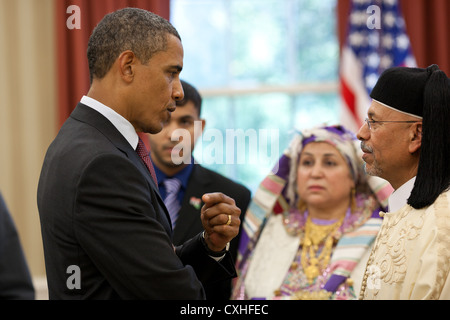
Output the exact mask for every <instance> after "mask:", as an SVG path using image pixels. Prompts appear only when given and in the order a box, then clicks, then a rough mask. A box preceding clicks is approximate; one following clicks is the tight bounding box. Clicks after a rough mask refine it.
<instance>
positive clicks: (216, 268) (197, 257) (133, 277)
mask: <svg viewBox="0 0 450 320" xmlns="http://www.w3.org/2000/svg"><path fill="white" fill-rule="evenodd" d="M37 200H38V209H39V215H40V220H41V230H42V237H43V244H44V255H45V265H46V272H47V282H48V288H49V297H50V299H203V298H204V297H205V296H204V290H203V286H202V283H203V284H205V285H206V284H208V282H211V281H213V279H214V280H223V279H225V278H229V277H232V276H234V275H235V270H234V266H233V262H232V259H231V257H229V255H226V256H225V258H224V259H223V260H222V261H221V263H220V264H219V263H217V262H216V261H215V260H213V259H212V258H211V257H209V256H208V255H207V252H206V250H205V249H204V247H203V245H202V243H201V241H200V237H199V236H198V235H197V236H196V237H194V238H193V239H191V240H190V241H189V242H188V243H186V244H184V245H183V246H180V247H178V248H177V250H176V252H174V250H173V247H172V231H171V226H170V223H169V217H168V212H167V209H166V208H165V206H164V203H163V201H162V199H161V197H160V196H159V191H158V190H157V186H156V185H155V183H154V182H153V180H152V178H151V176H150V173H149V171H148V170H147V169H146V167H145V165H144V163H143V162H142V161H141V159H140V158H139V156H138V155H137V153H136V152H135V150H133V148H132V147H131V146H130V144H129V143H128V142H127V141H126V139H125V138H124V137H123V136H122V135H121V134H120V132H119V131H117V129H116V128H115V127H114V126H113V125H112V123H111V122H109V121H108V120H107V119H106V118H105V117H104V116H103V115H101V114H100V113H98V112H97V111H95V110H93V109H91V108H89V107H87V106H85V105H83V104H81V103H80V104H78V106H77V107H76V108H75V110H74V111H73V113H72V114H71V116H70V117H69V119H68V120H67V121H66V122H65V124H64V125H63V126H62V128H61V130H60V132H59V133H58V135H57V137H56V138H55V140H54V141H53V142H52V144H51V145H50V147H49V149H48V151H47V154H46V156H45V159H44V164H43V167H42V172H41V176H40V180H39V186H38V196H37ZM71 266H76V267H78V268H79V271H80V272H79V273H78V276H79V278H80V279H79V281H78V282H77V278H76V277H77V274H76V272H75V271H72V270H74V269H72V267H71ZM77 283H78V284H79V288H78V287H77V286H75V285H76V284H77Z"/></svg>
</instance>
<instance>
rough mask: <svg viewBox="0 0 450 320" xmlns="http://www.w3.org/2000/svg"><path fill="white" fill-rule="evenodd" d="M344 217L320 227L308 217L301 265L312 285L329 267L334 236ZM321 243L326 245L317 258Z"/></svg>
mask: <svg viewBox="0 0 450 320" xmlns="http://www.w3.org/2000/svg"><path fill="white" fill-rule="evenodd" d="M344 217H345V215H343V216H342V217H341V218H340V219H339V220H338V221H336V222H334V223H332V224H329V225H319V224H315V223H314V222H312V220H311V217H309V216H308V219H307V220H306V224H305V234H304V238H303V243H302V255H301V263H302V267H303V271H304V272H305V275H306V277H307V279H308V282H309V283H310V284H312V283H313V282H314V279H316V278H317V276H318V275H319V274H320V270H323V269H325V268H326V267H327V266H328V263H329V262H330V258H331V253H332V250H333V242H334V240H333V235H334V234H335V232H336V231H337V230H338V229H339V227H340V226H341V225H342V222H343V221H344ZM321 243H324V245H323V249H322V251H321V252H320V254H319V255H318V256H317V251H318V249H319V245H320V244H321ZM308 253H309V256H308Z"/></svg>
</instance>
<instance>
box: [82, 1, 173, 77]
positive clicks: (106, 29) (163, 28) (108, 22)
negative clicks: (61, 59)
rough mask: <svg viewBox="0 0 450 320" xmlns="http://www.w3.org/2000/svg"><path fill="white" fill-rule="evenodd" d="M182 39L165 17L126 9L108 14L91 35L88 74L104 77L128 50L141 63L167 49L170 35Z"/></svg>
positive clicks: (88, 52) (141, 10)
mask: <svg viewBox="0 0 450 320" xmlns="http://www.w3.org/2000/svg"><path fill="white" fill-rule="evenodd" d="M168 34H172V35H174V36H176V37H177V38H178V39H180V40H181V38H180V35H179V34H178V32H177V30H176V29H175V28H174V27H173V26H172V25H171V24H170V22H169V21H167V20H166V19H164V18H162V17H160V16H158V15H156V14H154V13H152V12H150V11H147V10H143V9H138V8H125V9H121V10H117V11H115V12H112V13H109V14H107V15H106V16H105V17H104V18H103V19H102V20H101V21H100V22H99V24H98V25H97V26H96V27H95V29H94V31H93V32H92V35H91V37H90V38H89V43H88V49H87V58H88V64H89V76H90V80H91V83H92V80H93V79H94V77H96V78H99V79H101V78H103V77H104V76H105V75H106V74H107V73H108V71H109V69H111V66H112V65H113V63H114V61H115V60H116V59H117V57H119V55H120V54H121V53H122V52H124V51H125V50H131V51H133V53H134V54H135V55H136V57H137V58H138V59H139V60H140V61H141V62H142V63H144V64H145V63H147V62H148V60H149V59H150V58H151V57H152V56H153V54H155V53H156V52H159V51H164V50H166V49H167V35H168Z"/></svg>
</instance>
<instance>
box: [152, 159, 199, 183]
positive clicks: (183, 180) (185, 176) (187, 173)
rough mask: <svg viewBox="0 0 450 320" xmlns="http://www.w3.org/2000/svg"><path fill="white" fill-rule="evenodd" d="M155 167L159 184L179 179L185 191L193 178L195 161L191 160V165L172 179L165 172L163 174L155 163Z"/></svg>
mask: <svg viewBox="0 0 450 320" xmlns="http://www.w3.org/2000/svg"><path fill="white" fill-rule="evenodd" d="M153 166H154V167H155V173H156V178H157V179H158V184H162V183H163V181H164V180H166V179H167V178H177V179H178V180H180V181H181V186H182V187H183V188H184V189H186V187H187V184H188V181H189V177H190V176H191V173H192V170H193V169H194V159H193V158H191V163H190V164H189V165H187V166H186V167H185V168H183V170H181V171H180V172H178V173H177V174H175V175H174V176H172V177H169V176H168V175H166V174H165V173H164V172H162V171H161V170H160V169H159V168H158V167H157V166H156V165H155V164H154V163H153Z"/></svg>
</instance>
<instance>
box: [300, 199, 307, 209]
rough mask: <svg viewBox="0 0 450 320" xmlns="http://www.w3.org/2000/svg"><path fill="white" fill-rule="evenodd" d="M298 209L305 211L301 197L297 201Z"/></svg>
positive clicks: (304, 204)
mask: <svg viewBox="0 0 450 320" xmlns="http://www.w3.org/2000/svg"><path fill="white" fill-rule="evenodd" d="M298 210H299V211H300V212H305V211H306V202H305V201H303V200H302V199H300V200H299V201H298Z"/></svg>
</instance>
